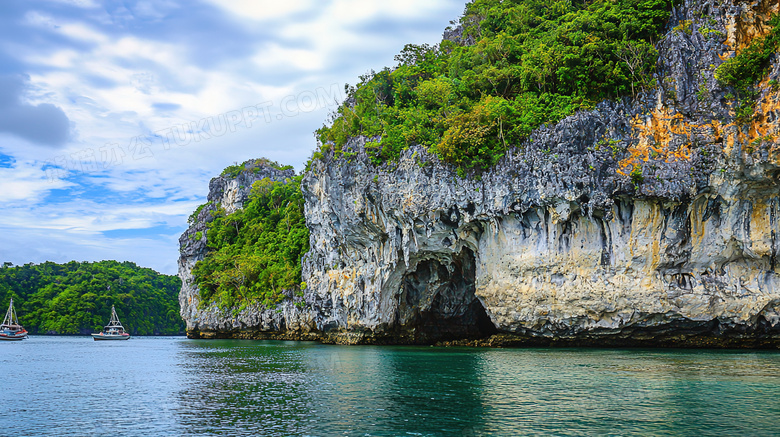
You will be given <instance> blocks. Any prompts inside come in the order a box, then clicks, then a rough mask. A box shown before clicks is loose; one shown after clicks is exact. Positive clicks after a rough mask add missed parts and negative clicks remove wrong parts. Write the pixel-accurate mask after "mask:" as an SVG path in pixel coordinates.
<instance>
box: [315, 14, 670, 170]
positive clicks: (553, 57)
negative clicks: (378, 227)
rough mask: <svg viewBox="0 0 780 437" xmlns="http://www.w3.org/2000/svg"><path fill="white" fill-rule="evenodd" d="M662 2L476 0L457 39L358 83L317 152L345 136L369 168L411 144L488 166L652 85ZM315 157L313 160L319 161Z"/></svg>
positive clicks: (412, 52)
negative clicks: (358, 145) (540, 134)
mask: <svg viewBox="0 0 780 437" xmlns="http://www.w3.org/2000/svg"><path fill="white" fill-rule="evenodd" d="M669 6H670V2H669V1H668V0H593V1H582V0H580V1H577V0H553V1H545V0H475V1H474V2H471V3H469V4H468V5H467V7H466V12H465V13H464V15H463V17H462V18H461V19H460V26H461V27H462V35H460V36H459V37H457V38H450V39H445V40H444V41H442V42H441V44H439V45H437V46H434V47H431V46H427V45H423V46H415V45H407V46H406V47H405V48H404V50H403V51H402V52H401V54H400V55H398V56H396V60H397V61H398V62H399V64H398V65H397V66H396V67H395V68H394V69H388V68H385V69H384V70H382V71H379V72H378V73H374V72H372V73H371V74H367V75H365V76H362V77H361V81H360V83H359V84H358V85H357V86H356V87H352V88H351V89H350V90H349V97H348V99H347V101H346V102H345V104H344V105H342V106H341V107H340V108H339V109H338V110H337V112H336V114H334V118H333V121H332V123H331V124H330V125H329V126H323V127H322V128H321V129H319V130H318V131H317V135H318V139H319V141H320V143H321V144H322V146H321V147H322V150H321V152H323V151H327V150H328V149H329V148H331V147H333V148H335V151H336V153H342V152H343V151H342V147H343V146H344V145H345V144H346V142H347V140H348V138H349V137H353V136H358V135H365V136H368V137H375V138H380V139H379V140H378V141H374V142H371V143H369V144H368V146H367V147H368V149H369V154H370V155H371V157H372V159H373V161H374V163H375V164H380V163H382V162H385V161H388V160H394V159H397V158H398V156H399V154H400V153H401V151H402V150H404V149H405V148H407V147H409V146H410V145H414V144H420V145H423V146H425V147H427V148H429V149H430V150H431V151H432V152H434V153H436V154H437V155H439V156H440V157H441V158H442V159H443V160H445V161H446V162H449V163H451V164H453V165H455V166H457V167H458V168H459V169H461V170H464V171H465V170H483V169H486V168H489V167H491V166H492V165H494V164H495V163H496V162H497V161H498V160H499V159H500V158H501V157H502V156H504V153H505V152H506V150H507V147H508V146H509V145H513V144H517V143H518V142H519V141H520V140H522V139H523V138H526V137H527V136H528V135H529V134H530V133H531V131H532V130H533V129H534V128H537V127H539V126H540V125H542V124H544V123H550V122H556V121H559V120H560V119H562V118H563V117H565V116H567V115H570V114H572V113H573V112H574V111H576V110H577V109H581V108H590V107H592V106H593V105H594V104H595V103H597V102H599V101H601V100H604V99H611V98H616V97H619V96H623V95H630V94H633V93H637V92H638V91H639V90H641V89H646V88H648V87H651V86H653V84H652V83H650V80H651V78H652V72H653V69H654V68H655V63H656V59H657V52H656V50H655V48H654V47H653V43H654V42H655V41H656V40H657V39H658V38H659V37H660V32H661V31H662V29H663V26H664V24H665V23H666V20H667V19H668V17H669ZM321 152H318V153H316V154H315V158H317V157H319V156H321Z"/></svg>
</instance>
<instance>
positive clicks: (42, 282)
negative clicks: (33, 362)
mask: <svg viewBox="0 0 780 437" xmlns="http://www.w3.org/2000/svg"><path fill="white" fill-rule="evenodd" d="M180 288H181V281H180V280H179V278H178V277H176V276H170V275H163V274H160V273H157V272H156V271H154V270H152V269H149V268H143V267H139V266H138V265H136V264H135V263H132V262H127V261H125V262H119V261H100V262H76V261H71V262H69V263H66V264H56V263H53V262H45V263H42V264H32V263H30V264H25V265H21V266H14V265H13V264H11V263H8V262H6V263H4V264H3V267H2V268H0V304H2V306H3V308H5V307H7V305H8V301H9V300H10V298H11V297H13V299H14V306H15V307H16V311H17V313H18V314H19V321H20V322H21V323H22V325H24V327H25V328H26V329H27V330H28V331H29V332H30V333H31V334H89V333H91V332H97V331H99V330H100V329H101V328H102V327H103V325H105V324H106V323H107V322H108V320H109V317H110V315H111V305H115V306H116V312H117V314H118V315H119V318H120V320H122V323H123V324H124V326H125V328H126V329H127V330H128V332H130V333H131V334H133V335H176V334H180V333H182V332H184V323H183V322H182V319H181V317H180V316H179V302H178V293H179V289H180Z"/></svg>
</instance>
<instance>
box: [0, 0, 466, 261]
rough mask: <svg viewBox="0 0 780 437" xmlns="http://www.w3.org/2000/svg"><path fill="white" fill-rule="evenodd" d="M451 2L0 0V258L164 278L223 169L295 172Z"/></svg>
mask: <svg viewBox="0 0 780 437" xmlns="http://www.w3.org/2000/svg"><path fill="white" fill-rule="evenodd" d="M464 6H465V0H394V1H387V0H284V1H278V0H200V1H198V0H195V1H189V0H138V1H133V0H126V1H120V0H106V1H98V0H57V1H55V0H48V1H44V0H3V1H1V2H0V205H2V207H0V208H1V209H0V212H2V217H1V218H0V262H6V261H7V262H12V263H14V264H17V265H18V264H24V263H28V262H35V263H39V262H43V261H47V260H48V261H55V262H66V261H69V260H78V261H95V260H101V259H117V260H129V261H134V262H136V263H138V264H140V265H142V266H146V267H152V268H154V269H156V270H158V271H161V272H163V273H170V274H173V273H175V272H176V260H177V257H178V242H177V240H178V236H179V235H180V234H181V232H182V231H183V230H184V229H185V228H186V225H187V224H186V222H187V216H188V215H189V214H190V213H191V212H192V210H193V209H194V208H195V207H196V206H197V205H199V204H201V203H203V202H204V201H205V196H206V193H207V191H208V181H209V179H210V178H211V177H213V176H215V175H217V174H219V172H220V171H221V170H222V169H223V168H224V167H226V166H228V165H232V164H234V163H238V162H243V161H245V160H247V159H250V158H258V157H268V158H271V159H273V160H276V161H279V162H280V163H285V164H291V165H293V166H295V168H296V170H298V171H300V170H302V168H303V166H304V163H305V162H306V160H307V159H308V158H309V156H310V155H311V151H312V149H313V148H314V147H315V141H314V136H313V134H312V133H313V131H314V130H315V129H317V128H318V127H320V126H322V124H323V122H324V121H325V120H326V119H327V116H328V114H329V113H330V112H331V111H332V110H333V109H334V106H335V104H336V102H340V101H341V99H343V88H344V84H345V83H355V82H356V80H357V77H358V76H359V75H360V74H363V73H366V72H367V71H369V70H370V69H376V70H378V69H380V68H382V67H384V66H392V65H393V63H394V62H393V56H394V55H395V54H396V53H398V52H399V51H400V49H401V48H402V47H403V46H404V44H406V43H416V44H422V43H436V42H438V41H439V40H440V39H441V34H442V31H443V30H444V28H445V27H446V26H447V25H448V24H449V21H450V20H454V19H457V18H458V17H459V15H460V13H461V12H462V10H463V8H464Z"/></svg>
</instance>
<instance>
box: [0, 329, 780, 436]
mask: <svg viewBox="0 0 780 437" xmlns="http://www.w3.org/2000/svg"><path fill="white" fill-rule="evenodd" d="M0 366H2V369H3V371H4V372H3V373H2V374H3V376H2V380H0V382H2V387H3V389H2V390H0V405H3V406H4V414H2V415H0V430H2V431H0V434H2V435H5V434H6V430H11V431H13V433H12V434H17V435H107V434H111V433H113V434H119V435H203V434H207V435H231V436H232V435H311V436H325V435H376V436H396V435H442V436H452V435H455V436H482V435H550V434H552V435H584V434H601V435H737V434H738V435H777V425H776V420H777V417H780V401H778V398H777V393H780V353H778V352H739V351H737V352H735V351H678V350H671V351H663V350H596V349H576V350H575V349H511V350H504V349H468V348H452V349H442V348H428V347H373V346H365V347H344V346H325V345H319V344H315V343H300V342H271V341H231V340H215V341H193V340H186V339H183V338H133V339H131V340H130V341H127V342H121V343H111V342H93V341H92V340H91V339H89V338H80V337H70V338H56V337H33V338H31V339H30V340H29V341H25V342H21V343H10V344H5V343H0Z"/></svg>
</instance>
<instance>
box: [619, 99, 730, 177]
mask: <svg viewBox="0 0 780 437" xmlns="http://www.w3.org/2000/svg"><path fill="white" fill-rule="evenodd" d="M704 127H712V128H713V129H714V130H715V132H716V133H717V135H719V134H720V131H719V129H718V128H717V127H716V126H715V125H714V124H713V123H709V124H705V125H693V124H690V123H688V122H686V121H685V119H684V118H683V116H682V114H680V113H679V112H676V111H674V110H670V109H669V108H660V109H655V110H654V111H653V112H651V113H649V114H646V115H637V116H636V117H634V120H633V123H632V128H633V129H634V136H635V138H637V139H638V140H639V142H638V143H637V144H635V145H632V146H630V147H629V148H628V152H629V156H628V157H626V158H625V159H623V160H621V161H620V162H619V163H618V173H620V174H622V175H624V176H628V175H629V174H630V173H631V171H632V170H633V168H634V167H635V166H636V165H640V164H641V163H642V162H647V161H649V160H650V158H651V157H652V158H653V159H656V160H662V161H664V162H674V161H680V160H689V159H691V142H690V137H691V132H692V129H693V128H704ZM676 136H677V137H678V136H685V137H687V138H688V140H687V141H686V142H685V143H683V144H682V145H680V146H678V147H676V148H672V146H671V143H672V140H673V139H674V138H675V137H676Z"/></svg>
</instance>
